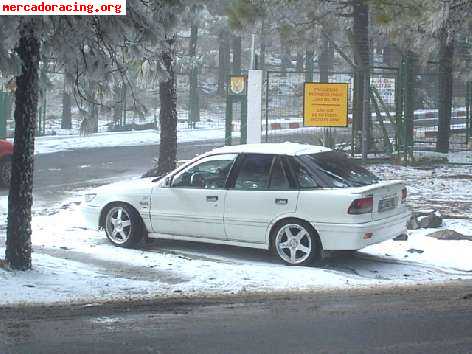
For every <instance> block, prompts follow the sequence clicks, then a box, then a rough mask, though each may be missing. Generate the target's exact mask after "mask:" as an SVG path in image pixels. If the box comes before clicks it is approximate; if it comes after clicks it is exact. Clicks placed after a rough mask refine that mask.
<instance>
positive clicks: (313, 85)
mask: <svg viewBox="0 0 472 354" xmlns="http://www.w3.org/2000/svg"><path fill="white" fill-rule="evenodd" d="M348 89H349V84H347V83H329V84H326V83H317V82H305V85H304V89H303V126H305V127H324V128H327V127H331V128H346V127H347V126H348V95H349V94H348Z"/></svg>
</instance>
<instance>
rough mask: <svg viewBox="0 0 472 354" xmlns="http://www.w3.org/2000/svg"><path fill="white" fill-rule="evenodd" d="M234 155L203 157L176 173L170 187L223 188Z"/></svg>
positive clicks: (234, 157)
mask: <svg viewBox="0 0 472 354" xmlns="http://www.w3.org/2000/svg"><path fill="white" fill-rule="evenodd" d="M236 156H237V155H236V154H225V155H213V156H208V157H205V158H203V159H202V160H201V161H198V162H197V163H196V164H194V165H192V166H190V167H189V168H187V169H186V170H184V171H183V172H181V173H180V174H178V175H177V176H176V177H175V178H174V181H173V183H172V187H176V188H198V189H224V188H225V184H226V177H227V176H228V173H229V171H230V169H231V166H232V165H233V161H234V160H235V159H236Z"/></svg>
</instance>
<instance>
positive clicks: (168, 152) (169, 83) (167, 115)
mask: <svg viewBox="0 0 472 354" xmlns="http://www.w3.org/2000/svg"><path fill="white" fill-rule="evenodd" d="M166 45H167V48H165V49H164V50H163V51H162V52H161V61H162V63H163V64H164V66H165V68H166V70H167V75H168V76H167V78H166V80H165V81H161V82H160V83H159V100H160V103H161V110H160V112H159V123H160V127H161V136H160V145H159V162H158V166H157V173H158V174H165V173H167V172H169V171H172V170H173V169H174V168H175V166H176V158H177V91H176V89H175V73H174V65H175V48H174V46H175V35H173V36H171V37H169V38H168V39H167V40H166Z"/></svg>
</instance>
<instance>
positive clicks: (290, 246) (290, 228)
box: [273, 220, 321, 265]
mask: <svg viewBox="0 0 472 354" xmlns="http://www.w3.org/2000/svg"><path fill="white" fill-rule="evenodd" d="M273 248H274V251H275V253H276V254H277V255H278V256H279V258H280V259H281V260H282V261H283V262H284V263H286V264H288V265H308V264H311V263H313V262H315V261H319V260H320V258H321V242H320V240H319V238H318V235H317V234H316V232H315V231H314V230H313V228H312V227H310V225H308V224H306V223H305V222H302V221H298V220H290V221H286V222H283V223H282V224H280V225H279V226H278V227H277V228H276V229H275V230H274V237H273Z"/></svg>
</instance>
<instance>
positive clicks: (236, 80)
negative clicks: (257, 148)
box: [225, 75, 247, 145]
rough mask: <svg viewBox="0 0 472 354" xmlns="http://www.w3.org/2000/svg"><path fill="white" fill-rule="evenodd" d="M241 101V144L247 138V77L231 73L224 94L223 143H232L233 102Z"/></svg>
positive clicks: (244, 142)
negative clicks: (226, 90)
mask: <svg viewBox="0 0 472 354" xmlns="http://www.w3.org/2000/svg"><path fill="white" fill-rule="evenodd" d="M234 102H240V103H241V139H240V143H241V144H246V140H247V103H246V102H247V77H246V76H245V75H231V76H230V78H229V85H228V94H227V95H226V121H225V145H231V144H232V131H233V103H234Z"/></svg>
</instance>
